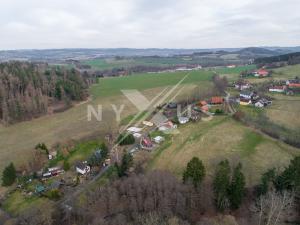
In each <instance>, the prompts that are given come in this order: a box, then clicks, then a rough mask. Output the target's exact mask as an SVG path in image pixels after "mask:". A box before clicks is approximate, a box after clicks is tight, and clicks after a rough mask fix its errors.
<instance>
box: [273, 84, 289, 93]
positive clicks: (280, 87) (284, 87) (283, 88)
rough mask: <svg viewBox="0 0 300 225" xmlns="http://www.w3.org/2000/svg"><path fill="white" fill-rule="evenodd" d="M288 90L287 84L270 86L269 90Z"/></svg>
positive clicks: (280, 91) (281, 91)
mask: <svg viewBox="0 0 300 225" xmlns="http://www.w3.org/2000/svg"><path fill="white" fill-rule="evenodd" d="M285 90H286V86H285V85H283V86H273V87H269V91H270V92H279V93H283V92H285Z"/></svg>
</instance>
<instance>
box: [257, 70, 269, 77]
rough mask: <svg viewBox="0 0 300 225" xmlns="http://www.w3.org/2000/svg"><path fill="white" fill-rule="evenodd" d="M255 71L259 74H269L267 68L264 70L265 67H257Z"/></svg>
mask: <svg viewBox="0 0 300 225" xmlns="http://www.w3.org/2000/svg"><path fill="white" fill-rule="evenodd" d="M257 73H258V74H259V75H263V76H264V75H268V74H269V72H268V71H267V70H265V69H259V70H258V71H257Z"/></svg>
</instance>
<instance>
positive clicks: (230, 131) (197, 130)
mask: <svg viewBox="0 0 300 225" xmlns="http://www.w3.org/2000/svg"><path fill="white" fill-rule="evenodd" d="M179 130H180V134H179V135H177V136H175V137H174V138H173V140H172V141H171V143H169V144H168V146H166V147H165V148H164V149H162V150H159V149H158V150H157V151H155V152H154V153H153V159H152V161H151V162H150V166H149V167H150V168H151V169H167V170H169V171H171V172H173V173H174V174H176V175H177V176H178V177H181V174H182V172H183V170H184V168H185V166H186V164H187V162H188V161H189V160H190V159H191V158H192V157H193V156H198V157H199V158H200V159H201V160H203V162H204V164H205V167H206V168H207V174H208V175H212V174H213V172H214V167H215V165H216V164H217V163H218V162H219V161H220V160H222V159H225V158H227V159H229V160H230V161H231V162H232V163H233V164H236V163H237V162H238V161H241V162H242V163H243V167H244V172H245V174H246V178H247V185H249V186H251V185H253V184H256V183H257V182H258V179H259V178H260V175H261V174H262V173H263V172H265V171H266V170H267V169H268V168H272V167H284V166H285V165H287V164H288V163H289V160H290V159H291V158H292V157H293V156H294V155H296V154H298V153H297V149H295V148H292V147H290V146H287V145H285V144H282V143H280V142H278V141H275V140H273V139H270V138H269V137H267V136H264V135H261V134H260V133H256V132H254V131H253V130H252V129H250V128H248V127H245V126H243V125H242V124H240V123H238V122H236V121H234V120H232V119H231V118H229V117H225V116H216V117H215V118H214V119H213V120H212V121H209V122H203V121H201V122H199V123H194V124H192V123H191V124H188V125H186V126H182V127H180V128H179Z"/></svg>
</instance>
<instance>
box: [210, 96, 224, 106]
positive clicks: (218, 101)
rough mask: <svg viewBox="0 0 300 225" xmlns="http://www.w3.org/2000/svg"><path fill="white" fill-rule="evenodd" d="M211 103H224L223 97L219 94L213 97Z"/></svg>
mask: <svg viewBox="0 0 300 225" xmlns="http://www.w3.org/2000/svg"><path fill="white" fill-rule="evenodd" d="M211 103H212V104H219V103H223V98H222V97H219V96H215V97H212V98H211Z"/></svg>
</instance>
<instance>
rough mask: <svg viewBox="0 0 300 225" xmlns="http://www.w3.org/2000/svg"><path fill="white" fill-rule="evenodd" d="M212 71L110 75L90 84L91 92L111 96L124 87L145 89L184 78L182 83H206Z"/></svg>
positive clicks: (118, 92) (96, 94)
mask: <svg viewBox="0 0 300 225" xmlns="http://www.w3.org/2000/svg"><path fill="white" fill-rule="evenodd" d="M212 75H213V73H212V72H210V71H205V70H200V71H190V72H174V73H171V72H166V73H143V74H137V75H133V76H125V77H112V78H102V79H99V84H96V85H94V86H92V88H91V93H92V95H93V96H94V97H98V96H101V97H103V96H112V95H117V94H121V92H120V91H121V90H124V89H137V90H145V89H151V88H156V87H164V86H170V85H176V84H177V83H178V82H179V81H180V80H182V79H183V78H185V79H184V80H183V82H182V84H191V83H192V84H195V85H197V84H200V83H201V85H204V84H208V83H210V80H211V78H212Z"/></svg>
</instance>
